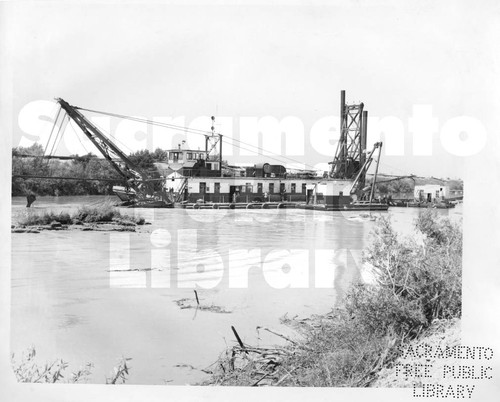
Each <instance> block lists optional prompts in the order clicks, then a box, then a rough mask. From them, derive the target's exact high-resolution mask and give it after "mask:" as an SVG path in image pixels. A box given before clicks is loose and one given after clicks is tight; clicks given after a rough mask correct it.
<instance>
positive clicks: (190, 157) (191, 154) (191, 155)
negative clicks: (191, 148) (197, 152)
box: [187, 152, 193, 160]
mask: <svg viewBox="0 0 500 402" xmlns="http://www.w3.org/2000/svg"><path fill="white" fill-rule="evenodd" d="M187 158H188V159H190V160H191V159H193V153H192V152H188V153H187Z"/></svg>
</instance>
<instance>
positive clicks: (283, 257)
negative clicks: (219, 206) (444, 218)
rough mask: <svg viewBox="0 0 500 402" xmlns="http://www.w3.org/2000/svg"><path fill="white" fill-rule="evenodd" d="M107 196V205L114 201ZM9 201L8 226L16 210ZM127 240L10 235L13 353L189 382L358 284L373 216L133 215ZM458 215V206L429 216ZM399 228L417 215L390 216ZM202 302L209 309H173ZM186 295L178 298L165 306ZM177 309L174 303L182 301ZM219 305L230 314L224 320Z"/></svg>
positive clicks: (110, 235)
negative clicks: (119, 366)
mask: <svg viewBox="0 0 500 402" xmlns="http://www.w3.org/2000/svg"><path fill="white" fill-rule="evenodd" d="M106 201H109V199H107V198H106V197H92V196H89V197H41V198H39V199H38V200H37V201H36V202H35V204H34V205H33V208H32V210H36V211H44V210H52V211H68V212H71V211H73V210H75V209H77V208H78V207H79V206H81V205H99V204H100V203H103V202H106ZM113 201H114V199H113ZM25 202H26V201H25V198H21V197H19V198H13V200H12V220H13V222H15V221H16V219H18V217H19V216H21V215H22V214H24V213H26V208H25ZM122 211H123V212H124V213H128V214H137V215H140V216H142V217H144V218H145V219H146V220H147V221H148V222H150V223H151V224H150V225H145V226H143V227H141V228H140V230H139V231H138V232H135V233H128V232H97V231H79V230H72V231H45V232H41V233H39V234H28V233H19V234H16V233H13V234H12V283H11V286H12V304H11V349H12V352H14V353H15V354H16V356H18V355H20V354H21V353H22V352H23V351H25V350H26V349H27V348H28V347H29V346H30V345H33V346H35V348H36V350H37V358H38V359H39V362H45V361H47V360H55V359H56V358H62V359H63V360H65V361H68V362H69V363H70V366H69V369H70V370H76V369H77V368H78V367H79V366H81V365H84V364H85V363H86V362H92V363H93V364H94V369H93V371H92V375H91V376H90V377H89V381H90V382H95V383H104V382H105V378H106V376H110V375H111V372H112V368H113V366H114V365H116V363H117V361H118V360H119V359H120V357H122V356H124V357H130V358H132V360H131V361H130V366H131V370H130V376H129V380H128V383H130V384H180V385H182V384H195V383H198V382H200V381H202V380H204V379H205V378H207V374H205V373H204V372H203V371H201V369H205V368H207V367H208V366H209V365H210V364H212V363H213V362H215V360H216V359H217V357H218V355H219V354H220V353H221V352H222V351H223V350H224V349H225V348H226V346H230V345H233V344H234V343H235V338H234V335H233V333H232V330H231V326H234V327H235V328H236V330H237V331H238V333H239V335H240V337H241V338H242V339H243V341H244V342H246V343H249V344H252V345H260V346H264V345H269V344H275V343H279V342H280V340H281V339H280V338H278V337H276V336H274V335H271V334H269V333H267V332H264V331H262V330H261V331H258V332H257V331H256V327H257V326H266V327H269V328H272V329H276V330H278V331H280V332H282V333H287V334H290V329H288V328H287V327H286V326H284V325H282V324H281V323H280V317H283V316H284V315H285V314H286V315H287V316H288V317H295V316H298V317H307V316H310V315H311V314H321V313H326V312H328V311H330V310H331V308H332V307H334V306H335V304H336V303H338V300H339V299H340V298H341V297H342V294H343V292H345V290H346V289H347V287H348V286H349V284H350V283H351V282H352V281H355V280H359V278H360V266H361V257H362V250H363V249H365V248H366V246H367V244H368V242H369V241H370V231H371V230H372V228H373V225H374V221H373V220H370V219H366V218H364V217H362V216H360V215H359V213H357V212H347V213H342V212H321V211H304V210H183V209H162V210H147V209H143V210H139V209H136V210H131V209H123V210H122ZM438 212H439V213H440V214H443V215H450V216H452V217H454V218H460V217H461V213H462V207H461V205H459V206H458V207H457V208H455V209H452V210H438ZM380 214H382V215H386V214H389V215H390V216H391V220H392V222H393V223H394V227H395V228H396V230H398V231H399V232H401V233H402V234H409V233H410V232H411V230H412V222H413V220H414V218H415V217H416V215H417V214H418V209H413V208H391V209H390V211H389V212H382V213H372V215H373V216H376V215H380ZM194 289H196V290H197V293H198V296H199V299H200V305H201V306H203V307H205V308H207V307H210V308H211V309H196V308H182V307H183V306H184V307H186V306H192V307H194V306H196V304H197V302H196V299H195V295H194ZM182 299H185V300H184V301H182V302H176V301H179V300H182ZM179 303H180V304H181V305H179ZM217 308H220V309H223V310H225V311H227V313H221V312H218V311H216V310H217Z"/></svg>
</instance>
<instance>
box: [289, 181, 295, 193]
mask: <svg viewBox="0 0 500 402" xmlns="http://www.w3.org/2000/svg"><path fill="white" fill-rule="evenodd" d="M295 186H296V185H295V183H292V184H291V185H290V192H291V193H292V194H295Z"/></svg>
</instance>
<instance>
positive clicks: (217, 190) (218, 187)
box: [214, 183, 220, 194]
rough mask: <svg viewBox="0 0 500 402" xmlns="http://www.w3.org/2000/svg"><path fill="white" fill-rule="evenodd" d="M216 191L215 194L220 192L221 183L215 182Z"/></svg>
mask: <svg viewBox="0 0 500 402" xmlns="http://www.w3.org/2000/svg"><path fill="white" fill-rule="evenodd" d="M214 193H215V194H219V193H220V183H214Z"/></svg>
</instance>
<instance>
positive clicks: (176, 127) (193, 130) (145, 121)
mask: <svg viewBox="0 0 500 402" xmlns="http://www.w3.org/2000/svg"><path fill="white" fill-rule="evenodd" d="M76 109H79V110H84V111H87V112H91V113H98V114H103V115H107V116H111V117H116V118H121V119H126V120H132V121H136V122H140V123H146V124H150V125H153V126H159V127H165V128H171V129H175V130H183V131H184V132H190V133H192V134H198V135H211V134H212V132H211V131H208V130H200V129H195V128H189V127H183V126H177V125H175V124H168V123H161V122H155V121H153V120H148V119H142V118H140V117H133V116H127V115H121V114H117V113H109V112H101V111H98V110H93V109H85V108H80V107H76ZM217 134H220V133H217ZM228 138H231V140H232V141H236V142H238V143H240V144H244V145H247V146H249V147H252V148H255V149H257V150H259V151H262V152H264V151H266V150H265V149H263V148H261V147H259V146H256V145H253V144H249V143H246V142H244V141H241V140H237V139H236V138H233V137H228ZM226 144H228V145H232V146H236V147H238V148H240V149H244V150H247V151H250V152H255V151H254V150H251V149H248V148H244V147H242V146H238V145H235V144H231V143H229V142H227V141H226ZM275 155H276V154H275ZM266 157H267V155H266ZM269 158H270V159H274V160H276V161H278V162H280V163H286V160H288V161H291V162H294V163H298V164H300V165H304V166H308V167H310V168H312V169H313V170H317V169H316V168H315V167H314V166H312V165H309V164H306V163H304V162H301V161H298V160H296V159H293V158H289V157H286V156H283V155H281V158H282V159H277V158H271V157H269Z"/></svg>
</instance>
